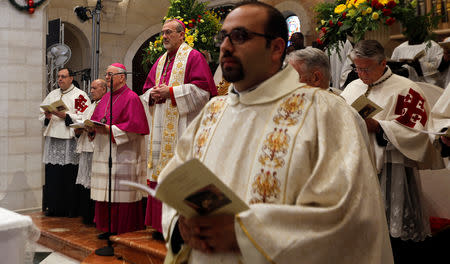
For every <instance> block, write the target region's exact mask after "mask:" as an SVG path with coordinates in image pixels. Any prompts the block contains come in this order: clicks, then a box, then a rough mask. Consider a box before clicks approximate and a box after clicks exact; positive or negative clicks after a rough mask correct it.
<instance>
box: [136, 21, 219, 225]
mask: <svg viewBox="0 0 450 264" xmlns="http://www.w3.org/2000/svg"><path fill="white" fill-rule="evenodd" d="M161 35H162V37H163V45H164V48H165V49H166V50H167V52H166V53H164V54H163V55H162V56H161V57H160V58H158V60H157V61H156V62H155V64H154V65H153V67H152V69H151V70H150V72H149V74H148V77H147V80H146V81H145V84H144V88H143V90H144V94H143V95H142V96H141V98H142V99H143V101H144V102H145V104H146V105H145V107H146V109H147V111H149V115H148V116H149V122H148V123H149V124H151V129H150V133H151V134H150V136H149V140H148V145H149V146H148V171H147V174H148V178H149V180H150V187H151V188H155V186H156V182H157V179H158V176H159V174H160V172H161V170H162V169H163V168H164V167H165V165H166V164H167V162H168V161H169V160H170V158H172V156H173V154H174V151H175V146H176V144H177V141H178V138H179V137H180V136H181V134H182V133H183V132H184V130H185V129H186V127H187V126H188V124H189V123H190V122H191V121H192V120H193V119H194V118H195V117H196V116H197V115H198V113H199V112H200V110H201V109H202V108H203V106H204V105H205V104H206V103H207V102H208V100H209V99H210V98H211V97H213V96H216V95H217V89H216V85H215V84H214V79H213V76H212V74H211V70H210V69H209V66H208V63H207V61H206V59H205V57H204V56H203V54H202V53H200V52H199V51H197V50H195V49H192V48H191V47H190V46H189V45H188V44H186V43H185V42H184V40H185V27H184V23H183V22H181V21H180V20H177V19H169V20H167V21H166V22H165V23H164V25H163V28H162V31H161ZM145 224H146V225H147V226H151V227H153V228H154V229H156V230H157V231H159V232H161V231H162V228H161V202H160V201H158V200H156V199H154V198H153V197H151V196H149V197H148V201H147V212H146V217H145Z"/></svg>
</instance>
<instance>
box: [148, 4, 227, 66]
mask: <svg viewBox="0 0 450 264" xmlns="http://www.w3.org/2000/svg"><path fill="white" fill-rule="evenodd" d="M207 5H208V2H202V3H200V2H197V1H196V0H170V7H169V10H168V12H167V15H166V16H165V17H164V18H163V21H162V23H163V24H164V22H165V21H166V20H168V19H173V18H176V19H178V20H180V21H182V22H183V23H184V24H185V26H186V35H185V36H186V40H185V41H186V43H187V44H188V45H189V46H191V47H193V48H195V49H197V50H199V51H205V52H208V53H210V54H211V55H212V56H213V58H215V57H216V56H217V52H216V51H215V45H214V36H215V35H217V33H218V32H219V30H220V29H221V27H222V24H220V17H219V15H218V14H217V13H215V12H214V11H210V10H207V9H206V7H207ZM165 51H166V50H165V49H164V46H163V44H162V36H159V38H157V39H156V40H155V41H154V42H150V43H149V46H148V47H147V48H145V49H144V52H145V53H144V58H143V60H142V65H143V67H144V69H145V70H146V71H148V68H149V66H150V65H152V64H154V63H155V62H156V60H157V59H158V58H159V57H160V56H161V55H162V54H164V52H165Z"/></svg>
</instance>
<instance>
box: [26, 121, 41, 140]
mask: <svg viewBox="0 0 450 264" xmlns="http://www.w3.org/2000/svg"><path fill="white" fill-rule="evenodd" d="M42 127H43V124H42V122H41V121H40V120H38V119H37V118H27V119H26V120H25V133H26V136H41V135H42V131H43V128H42Z"/></svg>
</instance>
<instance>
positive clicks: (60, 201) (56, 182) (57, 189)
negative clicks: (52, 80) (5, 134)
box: [39, 68, 91, 217]
mask: <svg viewBox="0 0 450 264" xmlns="http://www.w3.org/2000/svg"><path fill="white" fill-rule="evenodd" d="M72 81H73V74H72V71H71V70H70V69H68V68H63V69H61V70H59V72H58V86H59V88H58V89H55V90H53V91H51V92H50V93H49V94H48V95H47V97H45V99H44V101H43V102H42V104H41V105H51V104H52V103H54V102H57V101H62V102H63V103H64V105H65V107H67V109H66V110H67V111H64V110H63V111H58V110H55V111H53V112H48V111H45V110H44V109H42V108H41V116H40V118H39V119H40V120H41V121H43V124H44V126H45V131H44V137H45V142H44V155H43V157H44V163H45V185H44V187H43V210H44V212H45V214H46V215H47V216H69V217H75V216H77V205H78V201H77V193H76V188H75V180H76V178H77V172H78V154H77V153H76V151H75V149H76V147H77V141H76V138H75V133H74V131H73V129H71V128H70V124H72V123H74V122H77V121H79V120H81V116H82V114H83V112H84V111H85V110H86V108H88V106H89V105H90V104H91V101H90V100H89V97H88V96H87V94H86V93H85V92H83V91H82V90H80V89H78V88H76V87H75V86H74V85H73V84H72Z"/></svg>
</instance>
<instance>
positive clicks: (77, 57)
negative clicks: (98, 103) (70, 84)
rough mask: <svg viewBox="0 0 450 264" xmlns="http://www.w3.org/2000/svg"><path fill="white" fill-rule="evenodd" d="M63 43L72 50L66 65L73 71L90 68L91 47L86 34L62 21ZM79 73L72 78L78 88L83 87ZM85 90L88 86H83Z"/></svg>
mask: <svg viewBox="0 0 450 264" xmlns="http://www.w3.org/2000/svg"><path fill="white" fill-rule="evenodd" d="M63 23H64V44H66V45H68V46H69V47H70V49H71V50H72V56H71V58H70V60H69V61H68V63H67V64H66V67H69V68H71V69H72V70H73V71H80V70H82V69H86V68H91V59H90V58H91V47H90V42H89V40H88V38H87V37H86V35H85V34H84V33H83V31H82V30H80V29H79V28H78V27H77V26H75V25H73V24H71V23H69V22H64V21H63ZM81 79H82V78H81V75H76V76H75V77H74V80H76V81H78V83H79V84H80V88H83V84H82V80H81ZM84 88H85V89H84V90H85V91H86V92H87V91H88V90H89V87H84Z"/></svg>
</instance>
